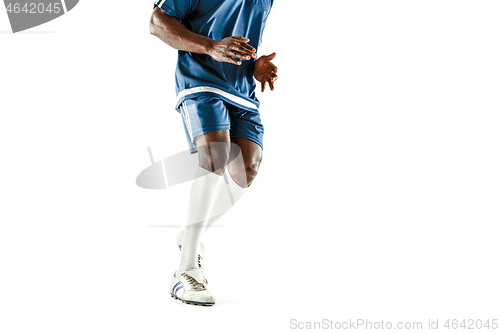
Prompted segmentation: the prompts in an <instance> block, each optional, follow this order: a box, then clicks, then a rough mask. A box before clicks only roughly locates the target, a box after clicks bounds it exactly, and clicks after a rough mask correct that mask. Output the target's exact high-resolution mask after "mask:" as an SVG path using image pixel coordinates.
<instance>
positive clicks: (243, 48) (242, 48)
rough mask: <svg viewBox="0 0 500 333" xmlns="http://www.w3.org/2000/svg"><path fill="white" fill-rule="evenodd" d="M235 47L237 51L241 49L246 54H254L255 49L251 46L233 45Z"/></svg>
mask: <svg viewBox="0 0 500 333" xmlns="http://www.w3.org/2000/svg"><path fill="white" fill-rule="evenodd" d="M235 47H237V48H238V49H241V50H244V51H246V52H248V53H250V54H251V53H255V51H256V50H255V49H254V48H253V47H252V46H251V45H248V44H247V43H240V42H238V43H235Z"/></svg>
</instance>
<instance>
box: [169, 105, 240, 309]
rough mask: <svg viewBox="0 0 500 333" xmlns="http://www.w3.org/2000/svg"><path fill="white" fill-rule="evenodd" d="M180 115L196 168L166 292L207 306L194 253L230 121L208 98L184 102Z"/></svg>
mask: <svg viewBox="0 0 500 333" xmlns="http://www.w3.org/2000/svg"><path fill="white" fill-rule="evenodd" d="M180 112H181V114H182V116H183V121H184V126H185V130H186V135H187V137H188V143H189V145H190V149H191V152H192V153H194V152H196V151H198V159H199V166H198V168H197V171H196V175H195V177H194V180H193V183H192V185H191V191H190V195H189V202H188V213H187V218H186V220H185V227H184V230H183V234H182V252H181V260H180V263H179V266H178V269H177V271H176V273H175V274H174V276H173V277H172V281H171V285H170V289H171V294H172V297H174V298H180V299H181V300H183V301H184V302H186V303H193V304H200V305H211V304H214V302H215V301H214V298H213V297H212V295H211V294H210V292H209V291H208V290H207V289H206V285H205V284H206V283H205V282H204V278H203V277H204V273H203V271H200V270H199V263H198V254H199V252H200V250H201V238H202V236H203V233H204V231H205V228H206V223H207V222H208V219H209V216H210V212H211V209H212V206H213V204H214V202H215V197H216V194H217V189H218V187H219V185H220V184H221V182H223V176H222V174H223V172H224V170H225V165H226V164H227V161H228V159H229V153H230V145H231V143H230V136H229V128H230V120H229V115H228V112H227V108H226V107H225V105H224V103H223V102H222V101H221V100H220V99H217V98H213V97H210V96H200V97H198V98H195V99H190V100H186V101H184V102H183V104H182V106H181V108H180Z"/></svg>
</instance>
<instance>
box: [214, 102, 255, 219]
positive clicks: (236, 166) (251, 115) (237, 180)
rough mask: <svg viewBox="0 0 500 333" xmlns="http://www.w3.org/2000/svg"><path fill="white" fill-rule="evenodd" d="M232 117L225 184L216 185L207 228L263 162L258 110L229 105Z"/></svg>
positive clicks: (234, 200)
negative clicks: (217, 187)
mask: <svg viewBox="0 0 500 333" xmlns="http://www.w3.org/2000/svg"><path fill="white" fill-rule="evenodd" d="M228 110H229V112H230V116H231V130H230V136H231V153H230V159H229V163H228V166H227V172H226V173H225V175H224V178H225V184H223V186H220V187H219V193H218V195H217V200H216V202H215V204H214V207H213V209H212V213H211V214H210V215H211V217H210V220H209V221H208V223H207V228H209V227H210V226H211V225H213V224H214V223H216V222H217V221H218V220H219V219H220V218H221V217H222V216H223V215H224V214H225V213H226V212H227V211H229V210H230V209H231V208H232V207H233V206H234V205H235V204H236V203H237V202H238V201H239V200H240V199H241V198H242V197H243V196H244V194H245V193H246V192H247V190H248V187H249V186H250V184H252V182H253V180H254V179H255V177H256V176H257V172H258V170H259V166H260V163H261V161H262V155H263V149H262V142H263V136H264V127H263V125H262V123H261V119H260V115H259V113H258V111H249V110H243V109H240V108H237V107H234V106H228Z"/></svg>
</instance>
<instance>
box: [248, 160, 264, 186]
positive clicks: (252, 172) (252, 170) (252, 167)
mask: <svg viewBox="0 0 500 333" xmlns="http://www.w3.org/2000/svg"><path fill="white" fill-rule="evenodd" d="M260 162H261V161H260V159H259V160H253V161H251V162H250V163H248V164H246V165H245V173H246V176H247V186H250V184H251V183H252V181H253V180H254V179H255V177H257V173H258V172H259V166H260Z"/></svg>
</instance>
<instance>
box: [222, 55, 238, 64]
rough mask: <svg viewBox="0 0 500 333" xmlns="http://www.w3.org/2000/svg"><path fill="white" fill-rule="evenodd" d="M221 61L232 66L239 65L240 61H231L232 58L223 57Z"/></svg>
mask: <svg viewBox="0 0 500 333" xmlns="http://www.w3.org/2000/svg"><path fill="white" fill-rule="evenodd" d="M223 61H224V62H228V63H230V64H234V65H241V61H239V60H236V59H233V58H232V57H225V58H224V60H223Z"/></svg>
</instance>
